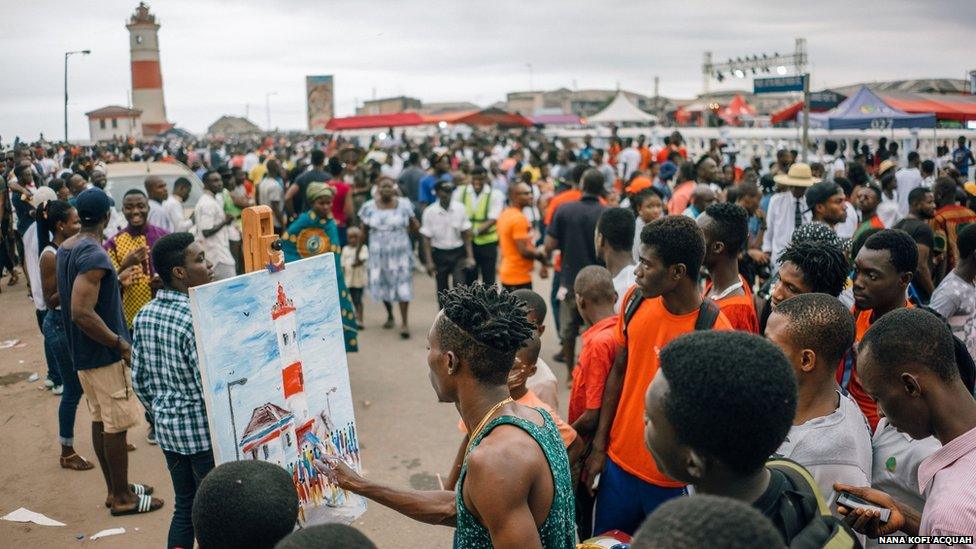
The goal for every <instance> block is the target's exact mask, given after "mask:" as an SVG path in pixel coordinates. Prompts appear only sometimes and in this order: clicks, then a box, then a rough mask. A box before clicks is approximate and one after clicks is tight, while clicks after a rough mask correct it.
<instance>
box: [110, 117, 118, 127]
mask: <svg viewBox="0 0 976 549" xmlns="http://www.w3.org/2000/svg"><path fill="white" fill-rule="evenodd" d="M112 127H113V128H118V127H119V119H118V118H113V119H112Z"/></svg>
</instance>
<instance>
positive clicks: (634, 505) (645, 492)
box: [593, 458, 685, 536]
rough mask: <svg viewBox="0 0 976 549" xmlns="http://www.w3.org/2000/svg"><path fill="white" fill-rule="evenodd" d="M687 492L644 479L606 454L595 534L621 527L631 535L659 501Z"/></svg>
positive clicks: (594, 510) (598, 499) (597, 494)
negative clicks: (657, 484) (624, 468)
mask: <svg viewBox="0 0 976 549" xmlns="http://www.w3.org/2000/svg"><path fill="white" fill-rule="evenodd" d="M684 494H685V489H684V488H664V487H662V486H656V485H654V484H651V483H649V482H644V481H643V480H641V479H639V478H637V477H635V476H634V475H632V474H630V473H628V472H627V471H624V470H623V469H621V468H620V466H619V465H617V464H616V463H614V462H613V460H612V459H610V458H607V466H606V467H604V468H603V474H602V475H600V488H599V491H597V493H596V504H595V506H594V509H593V535H594V536H596V535H600V534H602V533H604V532H608V531H610V530H621V531H623V532H627V534H629V535H631V536H632V535H634V532H636V531H637V529H638V528H640V525H641V523H642V522H644V519H645V518H646V517H647V516H648V515H650V514H651V513H653V512H654V510H655V509H657V508H658V506H659V505H661V504H662V503H664V502H666V501H668V500H669V499H673V498H676V497H679V496H682V495H684Z"/></svg>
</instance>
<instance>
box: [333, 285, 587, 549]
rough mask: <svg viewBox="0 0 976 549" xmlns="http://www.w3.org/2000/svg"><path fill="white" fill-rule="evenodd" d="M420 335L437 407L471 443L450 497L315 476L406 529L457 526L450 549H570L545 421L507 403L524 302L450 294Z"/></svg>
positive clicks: (351, 475) (569, 509)
mask: <svg viewBox="0 0 976 549" xmlns="http://www.w3.org/2000/svg"><path fill="white" fill-rule="evenodd" d="M443 301H444V308H443V309H442V310H441V312H440V313H438V315H437V318H436V319H435V320H434V324H433V326H432V327H431V329H430V331H429V332H428V334H427V348H428V353H427V365H428V367H429V368H430V371H429V376H430V382H431V385H433V387H434V392H435V393H437V398H438V400H440V401H441V402H453V403H454V405H455V406H456V407H457V409H458V412H459V413H460V415H461V419H462V420H464V423H465V426H466V427H467V428H468V431H469V432H470V433H471V434H472V438H471V442H470V443H469V445H468V446H467V447H466V448H465V449H464V450H463V451H464V452H465V455H464V459H463V465H462V469H461V474H460V477H459V480H458V483H457V489H456V491H453V492H452V491H447V490H433V491H420V490H404V489H398V488H392V487H387V486H382V485H380V484H377V483H374V482H372V481H370V480H368V479H365V478H363V477H361V476H359V475H358V474H356V473H355V472H354V471H353V470H352V469H351V468H349V467H348V466H347V465H346V464H345V463H343V462H342V461H341V460H330V461H329V462H328V463H321V462H317V463H316V466H317V467H318V468H319V470H321V471H323V472H324V473H326V474H328V475H330V476H332V477H334V478H335V480H336V482H337V483H338V484H339V486H341V487H342V488H343V489H346V490H350V491H352V492H355V493H357V494H360V495H362V496H364V497H367V498H369V499H371V500H373V501H375V502H377V503H380V504H382V505H385V506H387V507H390V508H391V509H394V510H396V511H398V512H400V513H402V514H404V515H406V516H408V517H410V518H413V519H414V520H419V521H421V522H426V523H429V524H440V525H448V526H455V527H456V528H457V530H456V531H455V534H454V547H456V548H463V549H469V548H472V549H473V548H477V549H481V548H485V549H487V548H491V547H496V548H518V549H523V548H545V549H571V548H572V547H574V546H575V539H576V526H575V524H574V508H573V489H572V481H571V480H570V474H569V461H568V459H567V457H566V450H565V447H564V446H563V442H562V439H561V438H560V436H559V432H558V430H557V429H556V426H555V424H554V423H553V421H552V418H550V417H549V414H548V413H546V412H544V411H542V410H541V409H533V408H529V407H525V406H522V405H519V404H517V403H515V402H513V401H512V399H511V396H510V395H509V389H508V374H509V371H510V370H511V369H512V364H513V363H514V361H515V353H516V351H518V349H519V348H520V347H522V345H523V342H524V341H525V340H527V339H529V338H530V337H531V335H532V332H533V329H534V327H533V326H532V325H531V324H529V322H528V321H527V320H526V314H525V308H526V305H525V303H524V302H522V301H521V300H519V299H518V298H516V297H514V296H512V295H511V294H509V293H508V292H502V293H501V294H499V293H498V291H497V290H496V289H495V287H494V286H484V285H482V284H475V285H472V286H457V287H455V288H452V289H450V290H448V291H447V292H446V293H445V294H444V295H443Z"/></svg>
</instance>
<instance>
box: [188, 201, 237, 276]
mask: <svg viewBox="0 0 976 549" xmlns="http://www.w3.org/2000/svg"><path fill="white" fill-rule="evenodd" d="M193 215H194V217H195V218H196V220H197V239H198V240H200V241H201V242H203V249H204V252H205V253H206V255H207V259H208V260H210V262H211V263H213V264H214V265H217V264H220V263H223V264H225V265H234V256H232V255H231V254H230V238H229V236H230V226H229V225H224V226H223V227H221V228H220V230H219V231H217V232H216V233H214V234H212V235H210V236H203V231H208V230H210V229H213V228H214V227H216V226H217V225H220V224H221V223H223V222H224V217H225V214H224V203H223V198H221V199H220V200H218V199H216V198H214V195H213V193H211V192H210V191H204V193H203V196H201V197H200V200H199V201H197V205H196V207H195V208H193Z"/></svg>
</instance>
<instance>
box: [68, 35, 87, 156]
mask: <svg viewBox="0 0 976 549" xmlns="http://www.w3.org/2000/svg"><path fill="white" fill-rule="evenodd" d="M78 53H80V54H81V55H88V54H89V53H91V50H77V51H66V52H64V142H65V143H67V142H68V57H69V56H72V55H75V54H78Z"/></svg>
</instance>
